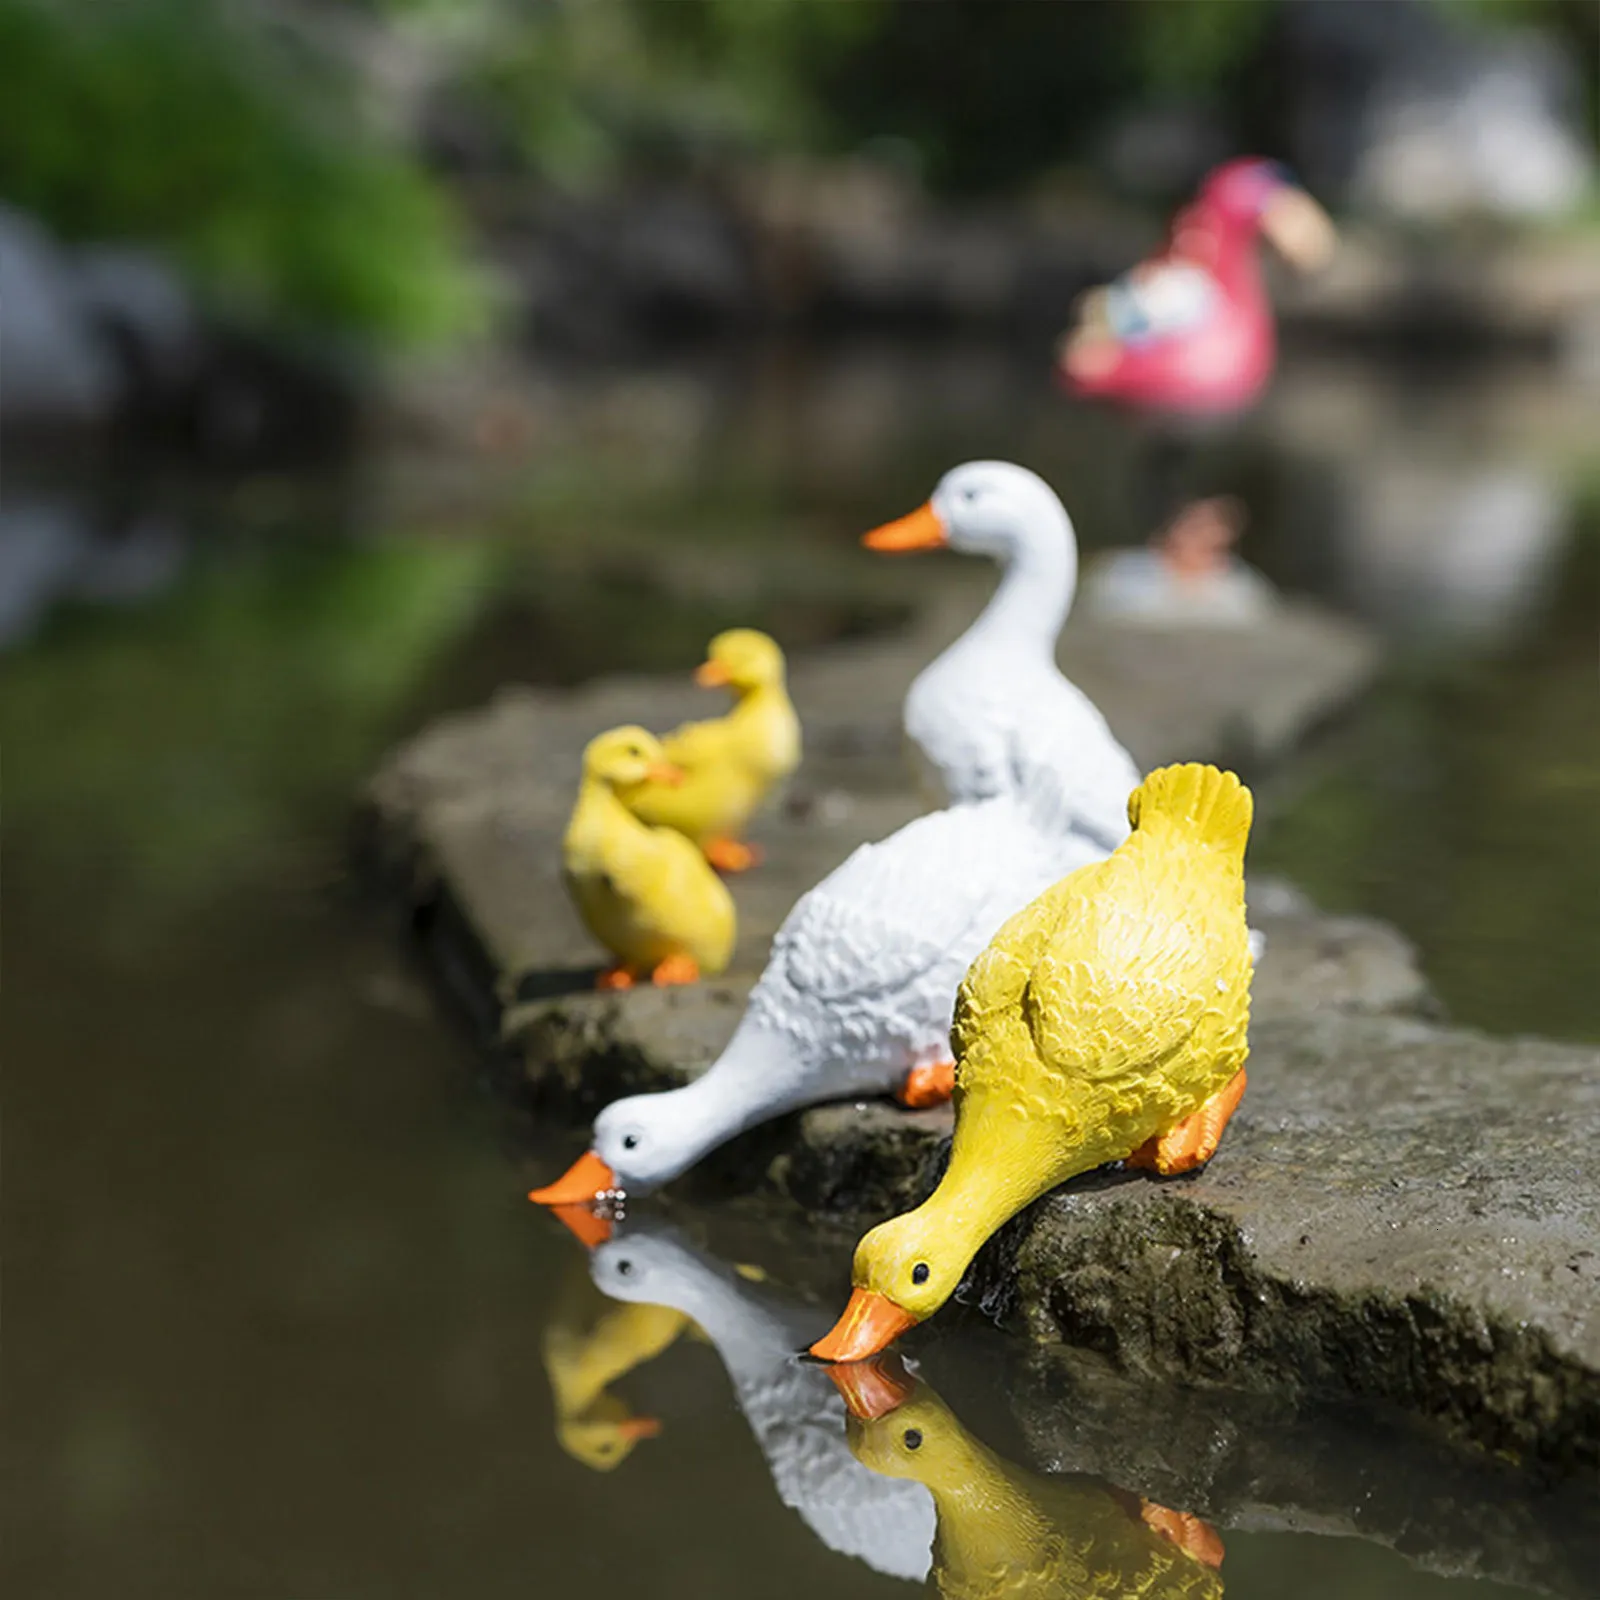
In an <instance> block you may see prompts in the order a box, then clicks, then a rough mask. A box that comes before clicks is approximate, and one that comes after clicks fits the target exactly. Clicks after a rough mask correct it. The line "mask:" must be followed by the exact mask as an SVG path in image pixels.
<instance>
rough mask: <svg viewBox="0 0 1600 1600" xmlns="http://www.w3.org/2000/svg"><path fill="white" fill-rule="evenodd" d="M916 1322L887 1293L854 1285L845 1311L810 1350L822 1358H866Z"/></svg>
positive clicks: (850, 1359)
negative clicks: (879, 1292) (857, 1287)
mask: <svg viewBox="0 0 1600 1600" xmlns="http://www.w3.org/2000/svg"><path fill="white" fill-rule="evenodd" d="M916 1325H917V1319H916V1318H915V1317H914V1316H912V1315H911V1313H910V1312H909V1311H905V1310H902V1309H901V1308H900V1307H899V1306H897V1305H896V1304H895V1303H894V1301H893V1300H891V1299H889V1298H888V1296H887V1295H881V1294H875V1293H874V1292H873V1291H872V1290H871V1289H855V1290H852V1291H851V1295H850V1304H849V1305H847V1306H846V1307H845V1308H844V1315H843V1316H842V1317H840V1318H839V1320H838V1321H837V1322H836V1323H834V1325H833V1328H832V1329H831V1330H830V1331H829V1332H828V1333H826V1334H824V1335H823V1337H822V1338H820V1339H818V1340H817V1342H816V1343H815V1344H814V1345H812V1347H811V1353H812V1355H814V1356H820V1357H821V1358H822V1360H824V1361H865V1360H866V1359H867V1357H868V1356H875V1355H877V1353H878V1352H879V1351H880V1350H882V1349H883V1348H884V1347H885V1346H886V1345H890V1344H893V1343H894V1341H895V1340H896V1339H898V1338H899V1337H900V1335H901V1334H902V1333H904V1332H905V1331H906V1329H907V1328H914V1327H916Z"/></svg>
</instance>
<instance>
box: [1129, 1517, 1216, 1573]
mask: <svg viewBox="0 0 1600 1600" xmlns="http://www.w3.org/2000/svg"><path fill="white" fill-rule="evenodd" d="M1139 1518H1140V1521H1142V1522H1143V1523H1144V1525H1145V1526H1146V1527H1147V1528H1149V1529H1150V1530H1151V1531H1152V1532H1154V1533H1159V1534H1160V1535H1161V1537H1162V1538H1163V1539H1165V1540H1167V1541H1168V1542H1169V1543H1171V1544H1175V1545H1177V1547H1178V1548H1179V1549H1180V1550H1182V1551H1183V1552H1184V1554H1185V1555H1190V1556H1193V1557H1194V1558H1195V1560H1196V1561H1198V1562H1200V1563H1201V1565H1202V1566H1207V1567H1210V1568H1211V1570H1212V1571H1213V1572H1215V1571H1216V1570H1217V1568H1218V1567H1220V1566H1221V1565H1222V1557H1223V1548H1222V1535H1221V1534H1219V1533H1218V1532H1217V1530H1216V1529H1215V1528H1213V1527H1212V1526H1211V1524H1210V1523H1209V1522H1203V1521H1201V1519H1200V1518H1199V1517H1196V1516H1193V1515H1191V1514H1190V1513H1189V1512H1187V1511H1169V1510H1168V1509H1167V1508H1166V1507H1165V1506H1158V1505H1157V1504H1156V1503H1155V1501H1154V1500H1142V1501H1140V1503H1139Z"/></svg>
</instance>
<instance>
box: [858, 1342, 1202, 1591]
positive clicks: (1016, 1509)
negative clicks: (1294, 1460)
mask: <svg viewBox="0 0 1600 1600" xmlns="http://www.w3.org/2000/svg"><path fill="white" fill-rule="evenodd" d="M829 1370H830V1372H831V1373H832V1374H833V1377H834V1382H835V1383H837V1384H838V1386H839V1389H840V1392H841V1393H842V1394H843V1395H844V1397H845V1403H846V1405H847V1407H848V1408H849V1411H850V1418H849V1423H848V1427H849V1439H850V1448H851V1450H852V1451H854V1453H855V1456H856V1459H857V1460H858V1461H860V1462H861V1463H862V1465H863V1466H867V1467H870V1468H871V1469H872V1470H873V1471H874V1472H877V1473H881V1474H883V1476H885V1477H890V1478H908V1479H911V1480H913V1481H914V1482H917V1483H920V1484H922V1485H924V1486H925V1487H926V1488H927V1489H928V1491H929V1492H930V1493H931V1494H932V1496H933V1502H934V1508H935V1511H936V1514H937V1516H938V1532H937V1533H936V1534H935V1536H934V1541H933V1567H932V1571H931V1574H930V1581H931V1587H932V1588H934V1589H935V1590H936V1591H937V1592H938V1593H939V1594H941V1595H943V1596H945V1597H946V1600H1001V1597H1002V1596H1003V1597H1005V1600H1033V1597H1038V1600H1044V1597H1046V1596H1048V1597H1050V1600H1090V1597H1094V1600H1120V1597H1124V1596H1126V1597H1133V1596H1138V1597H1139V1600H1179V1597H1189V1600H1220V1596H1221V1595H1222V1578H1221V1576H1220V1574H1219V1573H1218V1571H1217V1568H1218V1567H1219V1566H1220V1565H1221V1564H1222V1541H1221V1539H1219V1538H1218V1536H1217V1534H1216V1532H1215V1531H1214V1530H1213V1529H1212V1528H1211V1527H1209V1526H1208V1525H1207V1524H1206V1523H1204V1522H1202V1521H1200V1520H1199V1518H1197V1517H1192V1516H1188V1515H1185V1514H1182V1513H1179V1512H1174V1511H1168V1510H1167V1509H1166V1508H1165V1507H1163V1506H1157V1505H1153V1504H1151V1503H1150V1502H1148V1501H1141V1500H1140V1499H1139V1497H1138V1496H1137V1495H1132V1494H1126V1493H1124V1492H1123V1491H1122V1490H1120V1489H1115V1488H1113V1487H1112V1486H1111V1485H1110V1484H1107V1483H1103V1482H1101V1481H1100V1480H1098V1479H1095V1478H1089V1477H1082V1476H1071V1477H1065V1476H1064V1477H1059V1478H1046V1477H1039V1476H1037V1475H1036V1474H1034V1473H1031V1472H1025V1471H1024V1470H1023V1469H1022V1468H1020V1467H1016V1466H1013V1465H1012V1464H1011V1463H1010V1462H1008V1461H1003V1460H1001V1459H1000V1457H999V1456H997V1455H995V1454H994V1453H993V1452H992V1451H991V1450H989V1449H987V1448H986V1447H985V1446H984V1445H982V1444H980V1443H979V1442H978V1441H977V1440H976V1439H975V1438H973V1436H972V1435H971V1434H970V1433H968V1432H967V1430H966V1429H965V1428H964V1427H962V1425H961V1423H960V1422H959V1421H957V1419H956V1417H955V1415H954V1414H953V1413H952V1412H951V1411H950V1409H949V1407H948V1406H946V1405H945V1403H944V1402H943V1401H942V1400H941V1399H940V1398H939V1397H938V1395H936V1394H935V1393H934V1392H933V1391H932V1390H931V1389H930V1388H928V1386H927V1385H926V1384H924V1383H920V1382H918V1381H917V1380H915V1379H913V1378H911V1377H909V1376H908V1375H907V1374H906V1373H905V1370H904V1368H903V1367H901V1366H900V1365H899V1363H898V1362H897V1361H895V1360H894V1358H893V1357H887V1358H879V1359H878V1360H875V1361H870V1362H861V1363H857V1364H856V1365H854V1366H848V1367H835V1368H831V1369H829Z"/></svg>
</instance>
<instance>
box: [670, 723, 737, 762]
mask: <svg viewBox="0 0 1600 1600" xmlns="http://www.w3.org/2000/svg"><path fill="white" fill-rule="evenodd" d="M728 739H729V730H728V723H727V720H726V718H721V717H718V718H715V719H713V720H711V721H709V722H685V723H684V724H683V725H682V726H681V727H677V728H674V729H673V730H672V732H671V733H668V734H663V735H662V739H661V749H662V753H663V754H664V755H665V756H666V758H667V760H668V761H670V762H672V763H673V765H675V766H679V767H685V768H688V769H690V770H691V771H692V770H693V769H694V768H695V767H698V766H703V765H704V764H705V763H706V762H708V761H720V760H721V759H722V758H723V757H724V756H725V755H727V753H728Z"/></svg>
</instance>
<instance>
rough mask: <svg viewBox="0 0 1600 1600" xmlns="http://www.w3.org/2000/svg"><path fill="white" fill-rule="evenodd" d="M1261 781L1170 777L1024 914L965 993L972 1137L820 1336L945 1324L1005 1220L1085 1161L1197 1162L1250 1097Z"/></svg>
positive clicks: (957, 1033) (1181, 1168) (857, 1342)
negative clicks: (1248, 916)
mask: <svg viewBox="0 0 1600 1600" xmlns="http://www.w3.org/2000/svg"><path fill="white" fill-rule="evenodd" d="M1251 811H1252V802H1251V797H1250V791H1249V790H1248V789H1247V788H1245V786H1244V785H1243V784H1242V783H1240V781H1239V780H1238V778H1237V777H1235V776H1234V775H1233V774H1232V773H1228V772H1219V771H1218V770H1217V769H1216V768H1215V767H1209V766H1198V765H1186V766H1176V767H1165V768H1162V769H1161V770H1159V771H1157V772H1153V773H1151V774H1150V776H1149V777H1147V778H1146V779H1145V781H1144V782H1143V783H1142V784H1141V785H1140V786H1139V788H1137V789H1135V790H1134V792H1133V794H1132V795H1131V796H1130V797H1129V800H1128V818H1129V821H1130V823H1131V824H1132V828H1133V831H1132V833H1130V834H1129V836H1128V838H1127V839H1126V840H1125V841H1124V842H1123V843H1122V844H1121V845H1119V846H1118V847H1117V849H1116V850H1115V851H1114V852H1113V853H1112V854H1111V855H1110V856H1108V857H1107V858H1106V859H1105V860H1104V861H1101V862H1096V863H1094V864H1093V865H1090V866H1086V867H1080V868H1079V869H1078V870H1077V871H1076V872H1073V873H1070V874H1069V875H1068V876H1067V877H1065V878H1063V879H1062V880H1061V881H1060V882H1059V883H1057V884H1056V885H1055V886H1054V887H1053V888H1051V889H1048V890H1046V891H1045V893H1044V894H1042V895H1040V896H1039V898H1038V899H1037V900H1035V901H1034V902H1033V903H1032V904H1031V905H1029V906H1026V907H1025V908H1024V909H1023V910H1021V911H1019V912H1018V913H1017V914H1016V915H1015V916H1013V917H1012V918H1011V919H1010V921H1008V922H1007V923H1006V924H1005V925H1004V926H1003V927H1002V928H1001V929H1000V931H999V932H998V933H997V934H996V935H995V937H994V939H993V940H992V941H991V942H990V944H989V947H988V948H987V949H986V950H985V951H984V952H983V954H982V955H980V956H979V957H978V959H977V960H976V961H975V962H974V963H973V964H972V967H971V968H970V970H969V971H968V973H967V976H966V980H965V981H964V982H963V984H962V986H961V992H960V995H959V997H958V999H957V1002H956V1011H955V1022H954V1026H953V1028H952V1030H951V1041H952V1044H953V1046H954V1049H955V1055H956V1062H957V1066H956V1089H955V1109H956V1127H955V1138H954V1142H953V1144H952V1146H951V1151H950V1164H949V1167H948V1168H947V1170H946V1172H945V1175H944V1178H943V1180H942V1181H941V1182H940V1184H939V1187H938V1188H937V1189H936V1190H935V1191H934V1193H933V1194H932V1195H931V1196H930V1197H929V1199H928V1200H927V1201H925V1202H924V1203H923V1204H922V1205H920V1206H918V1207H917V1208H916V1210H914V1211H910V1212H907V1213H906V1214H905V1215H903V1216H899V1217H895V1218H892V1219H891V1220H890V1221H888V1222H885V1223H882V1224H880V1225H879V1226H878V1227H876V1228H874V1229H872V1231H871V1232H870V1233H868V1234H866V1235H865V1237H863V1238H862V1240H861V1242H860V1244H859V1245H858V1246H857V1248H856V1254H855V1263H854V1270H853V1280H854V1292H853V1293H852V1295H851V1297H850V1303H849V1305H848V1306H847V1307H846V1308H845V1311H844V1314H843V1315H842V1316H841V1317H840V1319H839V1321H838V1323H837V1324H836V1325H835V1327H834V1328H833V1329H832V1330H831V1331H830V1332H829V1333H828V1334H827V1335H826V1336H825V1337H824V1338H822V1339H820V1340H818V1341H817V1343H816V1344H814V1345H813V1346H812V1347H811V1352H812V1354H813V1355H816V1356H820V1357H822V1358H823V1359H824V1360H828V1361H860V1360H863V1359H864V1358H866V1357H868V1356H871V1355H874V1354H876V1353H877V1352H878V1351H880V1350H882V1349H883V1348H885V1346H887V1345H888V1344H890V1343H892V1342H893V1341H894V1340H895V1339H897V1338H899V1337H900V1336H901V1335H902V1334H903V1333H905V1332H906V1331H907V1330H908V1329H910V1328H912V1327H913V1326H915V1325H916V1324H917V1323H919V1322H921V1321H924V1320H925V1319H926V1318H928V1317H930V1316H932V1315H933V1314H934V1312H936V1311H937V1310H938V1309H939V1308H940V1307H941V1306H942V1305H943V1304H944V1303H945V1301H946V1300H948V1299H949V1298H950V1296H951V1295H952V1294H953V1293H954V1292H955V1290H956V1288H957V1286H958V1285H959V1284H960V1282H961V1279H962V1277H963V1275H964V1274H965V1273H966V1270H967V1267H968V1266H969V1264H970V1263H971V1261H972V1258H973V1257H974V1256H975V1255H976V1254H977V1252H978V1250H979V1249H980V1248H981V1246H982V1245H983V1243H984V1242H985V1241H986V1240H987V1239H988V1238H989V1236H990V1235H991V1234H993V1233H994V1231H995V1230H996V1229H997V1228H999V1227H1000V1226H1001V1225H1002V1224H1004V1223H1005V1222H1007V1221H1009V1220H1010V1218H1012V1217H1014V1216H1015V1215H1016V1214H1017V1213H1018V1212H1019V1211H1021V1210H1022V1209H1023V1207H1024V1206H1027V1205H1029V1204H1030V1203H1031V1202H1032V1201H1034V1200H1036V1199H1037V1198H1038V1197H1039V1196H1040V1195H1042V1194H1044V1193H1046V1192H1047V1191H1048V1190H1050V1189H1053V1188H1055V1187H1056V1185H1057V1184H1060V1183H1064V1182H1066V1180H1067V1179H1069V1178H1072V1177H1075V1176H1076V1175H1077V1174H1079V1173H1081V1172H1088V1171H1090V1170H1091V1169H1092V1168H1094V1167H1098V1166H1102V1165H1104V1164H1105V1163H1107V1162H1110V1161H1119V1160H1120V1161H1127V1162H1129V1163H1130V1164H1131V1165H1135V1166H1140V1167H1146V1168H1149V1169H1152V1170H1154V1171H1156V1172H1158V1173H1161V1174H1172V1173H1178V1172H1185V1171H1188V1170H1190V1169H1192V1168H1194V1167H1197V1166H1199V1165H1201V1164H1203V1163H1204V1162H1206V1161H1208V1160H1209V1159H1210V1158H1211V1156H1212V1155H1213V1154H1214V1153H1215V1151H1216V1148H1217V1142H1218V1140H1219V1139H1220V1137H1221V1133H1222V1129H1223V1128H1224V1127H1225V1126H1226V1124H1227V1121H1228V1118H1229V1117H1230V1116H1231V1115H1232V1113H1233V1111H1234V1109H1235V1107H1236V1106H1237V1105H1238V1103H1239V1098H1240V1096H1241V1095H1242V1094H1243V1093H1244V1086H1245V1074H1244V1062H1245V1056H1246V1054H1247V1053H1248V1042H1247V1033H1248V1027H1249V1019H1250V979H1251V972H1252V962H1251V954H1250V943H1249V934H1248V929H1247V927H1246V924H1245V909H1244V852H1245V845H1246V842H1247V841H1248V838H1249V834H1250V821H1251Z"/></svg>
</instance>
